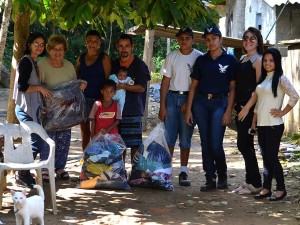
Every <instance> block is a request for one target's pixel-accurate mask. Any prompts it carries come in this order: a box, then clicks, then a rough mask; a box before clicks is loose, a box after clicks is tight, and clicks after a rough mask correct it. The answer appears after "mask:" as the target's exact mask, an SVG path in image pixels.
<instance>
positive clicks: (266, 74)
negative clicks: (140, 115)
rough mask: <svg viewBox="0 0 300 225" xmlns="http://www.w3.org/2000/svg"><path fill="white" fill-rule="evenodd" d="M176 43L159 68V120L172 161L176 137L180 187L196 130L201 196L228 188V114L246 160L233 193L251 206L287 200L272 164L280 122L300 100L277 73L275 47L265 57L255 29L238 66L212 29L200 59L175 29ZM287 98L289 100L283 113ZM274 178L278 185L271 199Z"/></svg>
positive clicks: (188, 36) (190, 39)
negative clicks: (248, 196)
mask: <svg viewBox="0 0 300 225" xmlns="http://www.w3.org/2000/svg"><path fill="white" fill-rule="evenodd" d="M176 37H177V41H178V44H179V49H178V50H175V51H173V52H171V53H170V54H169V55H168V56H167V58H166V60H165V63H164V65H163V67H162V69H161V73H162V74H163V79H162V84H161V91H160V94H161V99H160V110H159V119H160V120H161V121H164V124H165V127H166V131H167V132H166V133H167V134H166V137H167V143H168V146H169V149H170V153H171V155H172V154H173V152H174V146H175V143H176V139H177V137H179V147H180V163H181V167H180V174H179V184H180V185H181V186H190V185H191V181H190V180H189V178H188V174H187V164H188V160H189V153H190V147H191V138H192V135H193V128H194V125H195V124H197V127H198V129H199V134H200V141H201V148H202V164H203V170H204V172H205V177H206V182H205V184H204V185H203V186H201V187H200V191H210V190H214V189H217V188H218V189H227V188H228V182H227V164H226V157H225V153H224V148H223V138H224V133H225V129H226V126H227V125H229V124H230V122H231V115H232V112H233V110H234V112H235V114H236V117H235V121H236V126H237V147H238V149H239V151H240V152H241V154H242V156H243V158H244V161H245V171H246V179H245V183H244V184H242V185H241V186H240V187H238V188H236V189H235V190H234V191H233V192H235V193H238V194H241V195H244V194H255V195H254V198H255V199H263V198H266V197H270V198H269V200H270V201H279V200H282V199H283V198H284V197H285V196H286V195H287V191H286V188H285V184H284V176H283V169H282V166H281V164H280V162H279V159H278V151H279V145H280V140H281V137H282V135H283V131H284V122H283V119H282V117H283V116H284V115H285V114H287V113H288V112H289V111H290V110H291V109H292V108H293V107H294V106H295V105H296V103H297V101H298V99H299V95H298V93H297V92H296V90H295V89H294V87H293V86H292V85H291V83H290V82H289V80H288V79H287V78H286V76H284V74H283V70H282V65H281V54H280V52H279V51H278V50H277V49H275V48H269V49H267V50H266V51H264V46H263V39H262V35H261V33H260V31H259V30H258V29H256V28H254V27H249V28H248V29H247V30H246V31H245V32H244V34H243V39H242V45H243V46H242V47H243V50H244V52H245V55H243V56H242V57H241V59H240V60H239V61H238V60H237V59H236V58H235V57H234V56H233V55H230V54H227V52H226V51H225V50H224V49H223V47H222V41H223V39H222V34H221V32H220V30H219V29H218V28H217V27H209V28H207V29H205V31H204V34H203V38H204V39H205V44H206V46H207V49H208V51H207V52H206V53H204V54H202V53H201V52H199V51H197V50H195V49H193V48H192V44H193V43H194V34H193V31H192V29H191V28H189V27H184V28H182V29H180V30H179V32H178V33H177V34H176ZM285 94H287V95H288V96H289V101H288V103H287V105H286V106H285V107H282V104H283V98H284V95H285ZM256 131H257V135H258V144H259V149H260V152H261V154H262V157H263V167H264V168H263V181H262V179H261V175H260V171H259V167H258V163H257V158H256V154H255V148H254V134H255V133H256ZM273 177H274V178H275V180H276V183H277V186H276V190H275V192H274V193H272V190H271V186H272V179H273Z"/></svg>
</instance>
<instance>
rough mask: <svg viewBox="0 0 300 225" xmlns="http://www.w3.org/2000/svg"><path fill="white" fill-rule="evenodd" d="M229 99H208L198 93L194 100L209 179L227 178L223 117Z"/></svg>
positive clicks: (207, 177) (205, 168) (205, 169)
mask: <svg viewBox="0 0 300 225" xmlns="http://www.w3.org/2000/svg"><path fill="white" fill-rule="evenodd" d="M227 104H228V99H227V98H224V99H207V98H205V97H203V96H199V95H196V96H195V98H194V102H193V115H194V118H195V120H196V123H197V126H198V129H199V133H200V139H201V147H202V161H203V169H204V171H205V173H206V174H205V176H206V179H207V180H211V179H214V180H215V179H216V172H217V174H218V177H219V179H220V178H221V179H222V178H223V179H225V178H227V164H226V158H225V152H224V148H223V138H224V133H225V128H226V127H225V126H223V125H222V117H223V115H224V113H225V111H226V108H227Z"/></svg>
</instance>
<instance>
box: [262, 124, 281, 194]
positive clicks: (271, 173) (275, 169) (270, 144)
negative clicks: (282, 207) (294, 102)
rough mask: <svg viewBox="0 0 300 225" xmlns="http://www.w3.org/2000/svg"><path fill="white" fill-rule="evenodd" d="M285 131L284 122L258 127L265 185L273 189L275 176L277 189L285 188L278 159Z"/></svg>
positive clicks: (266, 187)
mask: <svg viewBox="0 0 300 225" xmlns="http://www.w3.org/2000/svg"><path fill="white" fill-rule="evenodd" d="M283 131H284V125H283V124H281V125H277V126H259V127H257V132H258V144H259V146H260V150H261V154H262V157H263V163H264V170H263V176H264V182H263V187H264V188H265V189H268V190H271V187H272V179H273V177H274V178H275V180H276V182H277V186H276V190H278V191H284V190H285V184H284V177H283V169H282V166H281V164H280V162H279V159H278V151H279V146H280V140H281V137H282V134H283Z"/></svg>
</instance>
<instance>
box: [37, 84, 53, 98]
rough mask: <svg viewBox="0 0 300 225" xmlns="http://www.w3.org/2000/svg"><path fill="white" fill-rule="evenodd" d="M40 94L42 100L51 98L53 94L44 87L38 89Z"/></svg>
mask: <svg viewBox="0 0 300 225" xmlns="http://www.w3.org/2000/svg"><path fill="white" fill-rule="evenodd" d="M40 93H41V94H42V96H43V97H44V98H51V97H52V95H53V93H52V92H51V91H49V90H48V89H46V88H44V87H42V86H41V87H40Z"/></svg>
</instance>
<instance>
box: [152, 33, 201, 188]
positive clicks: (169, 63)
mask: <svg viewBox="0 0 300 225" xmlns="http://www.w3.org/2000/svg"><path fill="white" fill-rule="evenodd" d="M176 37H177V41H178V44H179V49H177V50H175V51H173V52H171V53H170V54H169V55H168V56H167V58H166V60H165V63H164V65H163V66H162V68H161V73H162V74H163V79H162V82H161V89H160V110H159V115H158V117H159V119H160V120H161V121H164V124H165V127H166V131H167V132H166V133H167V134H166V139H167V143H168V146H169V150H170V153H171V155H172V156H173V152H174V146H175V143H176V139H177V136H178V135H179V147H180V164H181V167H180V174H179V184H180V185H181V186H190V185H191V182H190V180H189V179H188V175H187V164H188V160H189V154H190V147H191V138H192V135H193V130H194V127H193V126H189V125H187V124H186V123H185V121H184V113H185V105H186V102H187V96H188V92H189V88H190V84H191V78H190V74H191V72H192V68H193V65H194V63H195V61H196V59H197V58H198V56H200V55H202V53H201V52H200V51H198V50H196V49H193V48H192V45H193V43H194V33H193V31H192V29H191V28H189V27H184V28H181V29H180V30H179V32H178V33H177V34H176Z"/></svg>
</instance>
